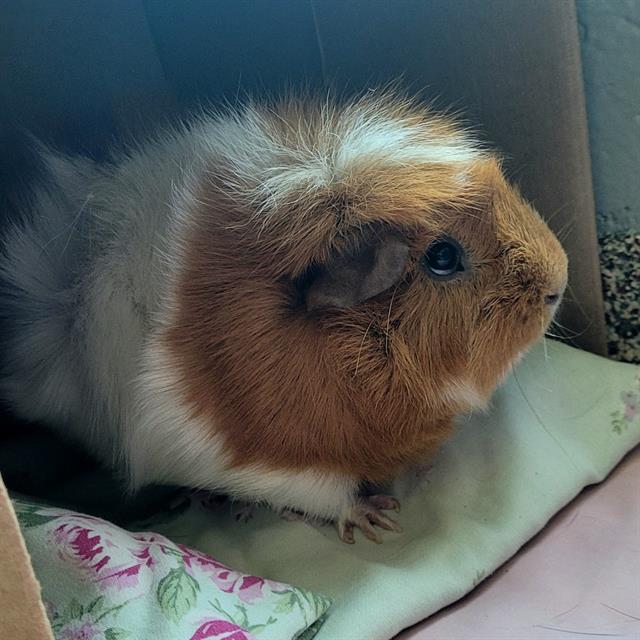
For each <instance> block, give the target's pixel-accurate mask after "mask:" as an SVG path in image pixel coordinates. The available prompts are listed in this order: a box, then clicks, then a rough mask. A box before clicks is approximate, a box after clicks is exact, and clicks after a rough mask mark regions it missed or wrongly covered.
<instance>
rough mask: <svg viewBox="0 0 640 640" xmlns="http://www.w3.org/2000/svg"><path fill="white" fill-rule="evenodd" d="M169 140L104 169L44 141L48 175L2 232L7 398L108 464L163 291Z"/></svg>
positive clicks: (172, 169)
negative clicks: (163, 249) (162, 256)
mask: <svg viewBox="0 0 640 640" xmlns="http://www.w3.org/2000/svg"><path fill="white" fill-rule="evenodd" d="M170 143H171V141H170V140H165V141H164V143H163V145H164V147H165V153H164V154H163V153H162V152H161V151H162V150H161V149H159V148H158V145H156V146H155V148H154V147H153V146H151V147H148V148H140V149H138V150H135V151H133V152H131V153H128V154H122V155H121V156H120V157H119V158H118V159H116V160H114V162H112V163H107V164H96V163H94V162H92V161H91V160H89V159H86V158H78V157H70V156H66V155H62V154H58V153H56V152H53V151H51V150H48V149H46V148H45V147H40V148H39V149H38V157H37V160H38V161H39V162H40V165H41V168H43V169H44V171H39V172H38V175H37V179H36V181H35V183H34V184H32V185H31V186H30V189H29V191H28V193H25V194H23V197H22V199H21V201H22V206H20V207H19V212H18V213H19V215H18V216H16V215H12V217H13V218H16V217H17V220H14V221H12V222H11V223H10V224H9V225H8V227H5V228H4V229H3V237H2V255H1V256H0V309H1V311H0V315H1V320H2V324H3V327H2V329H3V332H2V336H3V338H2V341H3V343H4V344H3V353H2V362H1V365H2V373H1V376H0V395H1V397H2V399H3V400H4V401H5V402H7V403H8V404H9V405H10V406H11V407H12V408H13V409H14V410H15V412H16V413H17V414H18V415H20V416H21V417H23V418H25V419H27V420H35V421H42V422H45V423H48V424H50V425H52V426H54V427H57V428H58V429H60V430H64V431H65V432H67V433H69V434H70V435H73V436H75V437H76V438H79V439H80V440H82V441H83V442H84V443H85V444H86V445H88V446H89V447H90V448H91V449H92V450H93V451H94V453H96V454H98V455H100V456H101V457H102V458H105V459H112V458H113V457H114V455H117V452H116V450H117V449H118V448H119V444H118V440H119V438H118V435H117V432H118V430H120V429H122V428H124V427H123V425H124V424H125V423H126V419H127V414H128V413H130V412H131V410H132V405H133V402H134V399H133V397H132V393H133V391H132V382H133V380H134V378H135V375H136V369H137V366H138V359H139V355H140V351H141V348H142V343H143V341H144V337H145V334H146V332H147V331H148V330H149V326H150V323H151V322H152V318H153V313H154V310H155V307H156V306H157V304H158V303H159V300H160V299H161V298H162V297H163V291H162V290H161V289H162V287H161V283H162V282H163V269H164V267H163V265H162V264H161V262H162V260H161V257H160V256H161V254H162V244H163V241H164V240H165V239H166V234H167V226H168V225H169V223H170V206H171V199H172V189H173V188H174V187H175V184H176V181H177V180H178V174H180V171H181V169H180V167H181V163H180V162H179V159H177V158H175V157H171V154H170V148H171V144H170ZM160 146H162V145H160Z"/></svg>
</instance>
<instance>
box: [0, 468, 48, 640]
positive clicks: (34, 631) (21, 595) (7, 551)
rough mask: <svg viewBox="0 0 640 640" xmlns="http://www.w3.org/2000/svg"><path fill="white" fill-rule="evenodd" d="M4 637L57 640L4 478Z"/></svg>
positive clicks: (0, 524)
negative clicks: (54, 639)
mask: <svg viewBox="0 0 640 640" xmlns="http://www.w3.org/2000/svg"><path fill="white" fill-rule="evenodd" d="M0 638H2V640H53V634H52V632H51V628H50V627H49V623H48V621H47V616H46V614H45V611H44V606H43V604H42V601H41V600H40V585H39V584H38V581H37V580H36V578H35V576H34V574H33V569H32V568H31V561H30V560H29V554H28V553H27V549H26V547H25V545H24V540H23V539H22V535H21V534H20V529H19V528H18V522H17V520H16V517H15V514H14V512H13V508H12V506H11V502H10V501H9V496H8V495H7V490H6V489H5V486H4V484H3V482H2V476H0Z"/></svg>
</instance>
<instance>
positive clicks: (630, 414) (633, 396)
mask: <svg viewBox="0 0 640 640" xmlns="http://www.w3.org/2000/svg"><path fill="white" fill-rule="evenodd" d="M621 398H622V402H624V417H625V419H626V420H628V421H631V420H634V419H635V418H636V416H638V415H639V414H640V396H638V394H637V393H634V392H633V391H625V392H624V393H622V394H621Z"/></svg>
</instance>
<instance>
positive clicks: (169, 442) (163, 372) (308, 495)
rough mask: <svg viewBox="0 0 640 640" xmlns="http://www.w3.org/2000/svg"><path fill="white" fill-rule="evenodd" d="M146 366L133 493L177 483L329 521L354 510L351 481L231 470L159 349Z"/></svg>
mask: <svg viewBox="0 0 640 640" xmlns="http://www.w3.org/2000/svg"><path fill="white" fill-rule="evenodd" d="M146 365H147V366H145V373H144V374H143V375H142V377H141V379H140V381H139V389H140V397H142V398H143V399H144V400H143V402H142V404H141V406H140V413H139V415H138V418H137V420H136V424H135V426H132V428H131V430H130V432H129V439H128V443H127V446H126V449H127V450H128V452H129V465H130V471H131V477H132V480H133V484H134V486H135V487H137V486H141V485H143V484H146V483H148V482H169V483H176V484H181V485H185V486H188V487H192V488H198V489H207V490H218V491H221V492H224V493H227V494H229V495H230V496H232V497H233V498H237V499H240V500H245V501H248V502H264V503H266V504H269V505H270V506H272V507H274V508H275V509H285V508H289V509H296V510H300V511H303V512H304V513H306V514H308V515H312V516H316V517H320V518H327V519H334V518H336V517H337V516H338V515H339V514H340V513H341V512H342V511H343V510H344V509H346V508H348V507H349V506H350V505H352V504H353V501H354V497H355V495H356V492H357V489H358V481H357V479H356V478H354V477H350V476H346V475H341V474H337V473H331V472H324V471H318V470H308V471H300V472H296V471H276V470H273V469H269V468H267V467H264V466H261V465H255V464H254V465H247V466H244V467H237V466H236V467H231V466H230V464H229V458H228V455H227V454H226V452H225V450H224V447H223V444H222V438H221V437H220V436H216V435H215V433H212V431H211V427H210V426H209V425H204V424H202V423H201V422H200V421H199V420H198V419H195V418H193V417H192V416H190V415H189V412H188V410H187V409H186V408H185V406H184V404H183V403H182V401H181V399H180V397H179V396H178V393H177V391H176V388H175V376H174V375H173V373H172V372H173V370H174V368H173V367H171V366H170V364H169V363H168V359H167V358H166V357H165V356H164V354H162V352H161V351H160V349H159V348H158V347H153V346H152V347H150V348H149V349H148V350H147V358H146Z"/></svg>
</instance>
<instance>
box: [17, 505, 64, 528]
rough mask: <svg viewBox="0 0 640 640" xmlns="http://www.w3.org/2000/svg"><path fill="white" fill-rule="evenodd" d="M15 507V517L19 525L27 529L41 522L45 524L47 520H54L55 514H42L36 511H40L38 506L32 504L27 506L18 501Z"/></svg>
mask: <svg viewBox="0 0 640 640" xmlns="http://www.w3.org/2000/svg"><path fill="white" fill-rule="evenodd" d="M15 507H16V517H17V518H18V522H19V523H20V526H21V527H24V528H25V529H29V528H31V527H38V526H40V525H41V524H46V523H47V522H51V520H55V519H56V517H57V516H43V515H42V514H40V513H38V511H40V507H37V506H33V507H28V506H24V505H20V504H19V503H17V502H16V503H15Z"/></svg>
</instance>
